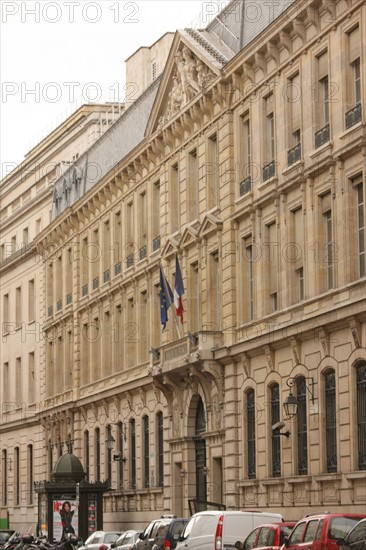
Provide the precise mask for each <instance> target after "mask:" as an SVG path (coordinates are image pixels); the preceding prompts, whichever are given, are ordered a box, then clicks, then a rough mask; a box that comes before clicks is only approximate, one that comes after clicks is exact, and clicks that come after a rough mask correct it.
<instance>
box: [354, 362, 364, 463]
mask: <svg viewBox="0 0 366 550" xmlns="http://www.w3.org/2000/svg"><path fill="white" fill-rule="evenodd" d="M356 407H357V447H358V460H357V466H358V469H359V470H366V362H365V361H362V362H361V363H360V364H359V365H357V367H356Z"/></svg>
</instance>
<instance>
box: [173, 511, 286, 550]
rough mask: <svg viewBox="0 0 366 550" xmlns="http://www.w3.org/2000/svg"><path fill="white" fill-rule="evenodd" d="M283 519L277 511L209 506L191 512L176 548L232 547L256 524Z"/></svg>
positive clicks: (216, 549) (206, 549) (198, 549)
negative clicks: (220, 508)
mask: <svg viewBox="0 0 366 550" xmlns="http://www.w3.org/2000/svg"><path fill="white" fill-rule="evenodd" d="M272 521H273V522H275V523H280V522H282V521H283V517H282V516H281V514H271V513H270V512H260V511H252V512H236V511H231V510H225V511H223V510H209V511H206V512H197V514H194V515H193V516H192V517H191V519H190V520H189V523H188V524H187V526H186V527H185V529H184V531H183V533H182V536H181V538H180V540H181V542H180V543H179V544H178V546H177V550H214V549H215V550H218V549H224V548H226V547H231V548H234V546H235V544H236V543H238V544H240V543H241V541H243V540H244V539H245V538H246V536H247V535H249V533H250V532H251V531H252V529H254V527H256V526H257V525H261V524H264V523H269V522H272Z"/></svg>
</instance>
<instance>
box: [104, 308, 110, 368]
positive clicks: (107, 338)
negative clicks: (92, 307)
mask: <svg viewBox="0 0 366 550" xmlns="http://www.w3.org/2000/svg"><path fill="white" fill-rule="evenodd" d="M102 338H103V352H102V357H103V374H102V376H103V377H106V376H109V375H110V374H112V364H111V363H112V326H111V316H110V314H109V311H105V312H104V315H103V331H102Z"/></svg>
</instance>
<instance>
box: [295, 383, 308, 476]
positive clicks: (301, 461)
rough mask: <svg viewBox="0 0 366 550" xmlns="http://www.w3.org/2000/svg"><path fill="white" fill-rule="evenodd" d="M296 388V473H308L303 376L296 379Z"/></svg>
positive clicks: (304, 384)
mask: <svg viewBox="0 0 366 550" xmlns="http://www.w3.org/2000/svg"><path fill="white" fill-rule="evenodd" d="M296 390H297V395H296V397H297V400H298V406H297V455H298V473H299V475H306V474H307V473H308V439H307V419H306V380H305V378H304V377H303V376H300V377H298V378H297V379H296Z"/></svg>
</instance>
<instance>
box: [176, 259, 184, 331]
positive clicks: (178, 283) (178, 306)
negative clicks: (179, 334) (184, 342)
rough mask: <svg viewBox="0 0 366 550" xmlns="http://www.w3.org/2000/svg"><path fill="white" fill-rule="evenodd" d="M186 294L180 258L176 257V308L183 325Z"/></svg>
mask: <svg viewBox="0 0 366 550" xmlns="http://www.w3.org/2000/svg"><path fill="white" fill-rule="evenodd" d="M183 294H184V286H183V279H182V272H181V270H180V265H179V260H178V256H176V257H175V285H174V306H175V310H176V312H177V317H180V320H181V323H183V311H184V309H183V301H182V296H183Z"/></svg>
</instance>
